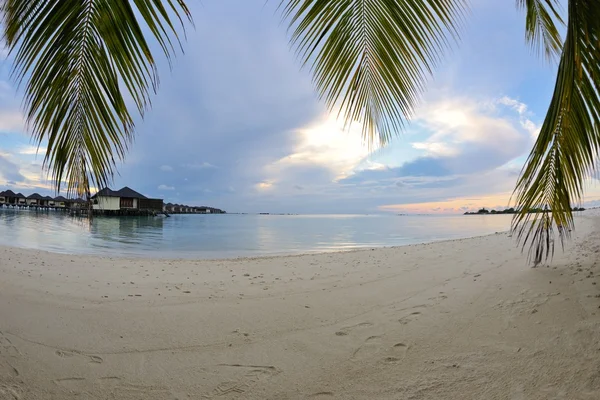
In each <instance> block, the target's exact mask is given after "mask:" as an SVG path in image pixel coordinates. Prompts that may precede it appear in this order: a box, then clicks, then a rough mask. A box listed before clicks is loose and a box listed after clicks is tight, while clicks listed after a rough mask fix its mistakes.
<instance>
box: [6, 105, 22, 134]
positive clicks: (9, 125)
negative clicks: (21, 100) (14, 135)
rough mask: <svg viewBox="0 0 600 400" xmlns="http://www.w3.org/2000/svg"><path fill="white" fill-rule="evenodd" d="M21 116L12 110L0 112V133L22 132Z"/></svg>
mask: <svg viewBox="0 0 600 400" xmlns="http://www.w3.org/2000/svg"><path fill="white" fill-rule="evenodd" d="M24 121H25V119H24V118H23V114H21V113H20V112H19V111H14V110H12V111H11V110H0V132H23V131H24V130H25V122H24Z"/></svg>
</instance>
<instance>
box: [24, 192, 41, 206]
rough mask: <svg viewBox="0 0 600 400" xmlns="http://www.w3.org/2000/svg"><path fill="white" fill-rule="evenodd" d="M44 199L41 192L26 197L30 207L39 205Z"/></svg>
mask: <svg viewBox="0 0 600 400" xmlns="http://www.w3.org/2000/svg"><path fill="white" fill-rule="evenodd" d="M43 201H44V198H43V197H42V196H41V195H40V194H39V193H34V194H32V195H29V196H27V198H26V204H27V205H28V206H30V207H39V206H41V205H42V202H43Z"/></svg>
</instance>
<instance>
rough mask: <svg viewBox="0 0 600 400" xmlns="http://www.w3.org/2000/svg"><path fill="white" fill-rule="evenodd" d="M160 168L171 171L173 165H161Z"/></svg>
mask: <svg viewBox="0 0 600 400" xmlns="http://www.w3.org/2000/svg"><path fill="white" fill-rule="evenodd" d="M160 170H161V171H165V172H171V171H173V167H171V166H170V165H161V166H160Z"/></svg>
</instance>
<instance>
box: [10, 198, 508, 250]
mask: <svg viewBox="0 0 600 400" xmlns="http://www.w3.org/2000/svg"><path fill="white" fill-rule="evenodd" d="M509 227H510V216H509V215H493V216H492V215H489V216H397V215H291V216H287V215H231V214H225V215H174V216H172V217H170V218H165V217H124V218H107V217H105V218H100V217H98V218H95V219H94V220H93V222H92V224H91V225H90V223H89V222H88V221H87V220H85V219H80V218H76V217H71V216H67V215H64V214H63V213H59V212H40V213H37V212H35V211H14V210H0V244H4V245H10V246H19V247H28V248H35V249H42V250H48V251H52V252H60V253H75V254H79V253H84V254H100V255H111V256H126V257H132V256H133V257H164V258H228V257H241V256H259V255H275V254H294V253H307V252H321V251H336V250H344V249H352V248H359V247H380V246H399V245H406V244H414V243H424V242H432V241H437V240H444V239H453V238H463V237H472V236H479V235H485V234H490V233H494V232H498V231H505V230H508V229H509Z"/></svg>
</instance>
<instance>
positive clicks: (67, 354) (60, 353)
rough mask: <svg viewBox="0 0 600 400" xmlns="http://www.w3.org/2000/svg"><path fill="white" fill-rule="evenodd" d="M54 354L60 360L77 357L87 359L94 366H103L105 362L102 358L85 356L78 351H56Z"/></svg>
mask: <svg viewBox="0 0 600 400" xmlns="http://www.w3.org/2000/svg"><path fill="white" fill-rule="evenodd" d="M54 354H56V355H57V356H59V357H60V358H72V357H76V356H79V357H85V358H87V359H88V362H91V363H94V364H102V363H103V362H104V360H103V359H102V357H99V356H94V355H88V354H83V353H79V352H78V351H68V350H56V351H55V352H54Z"/></svg>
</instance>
